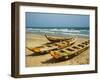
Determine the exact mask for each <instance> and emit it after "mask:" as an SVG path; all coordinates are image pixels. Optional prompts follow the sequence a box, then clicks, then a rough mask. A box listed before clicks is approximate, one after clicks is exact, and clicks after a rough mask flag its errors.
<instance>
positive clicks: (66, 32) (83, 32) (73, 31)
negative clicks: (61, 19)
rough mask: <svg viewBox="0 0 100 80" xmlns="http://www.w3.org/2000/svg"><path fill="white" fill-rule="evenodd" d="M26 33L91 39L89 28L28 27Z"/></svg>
mask: <svg viewBox="0 0 100 80" xmlns="http://www.w3.org/2000/svg"><path fill="white" fill-rule="evenodd" d="M26 32H31V33H34V34H48V35H57V36H79V37H89V27H27V28H26Z"/></svg>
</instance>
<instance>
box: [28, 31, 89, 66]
mask: <svg viewBox="0 0 100 80" xmlns="http://www.w3.org/2000/svg"><path fill="white" fill-rule="evenodd" d="M87 39H88V38H83V37H77V42H76V43H75V44H77V43H80V42H82V41H84V40H87ZM48 42H49V41H48V40H47V39H46V37H45V36H44V35H39V34H33V33H29V32H27V33H26V47H29V48H33V47H37V46H41V45H42V44H45V43H48ZM33 54H34V53H33V52H32V51H30V50H29V49H27V48H26V67H36V66H38V67H39V66H40V67H41V66H61V65H83V64H84V65H85V64H89V49H87V50H86V51H84V52H82V53H81V54H79V55H78V56H75V57H73V58H72V59H69V60H63V61H56V60H54V59H53V58H52V56H51V55H50V54H44V55H35V56H34V55H33Z"/></svg>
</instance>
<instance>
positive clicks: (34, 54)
mask: <svg viewBox="0 0 100 80" xmlns="http://www.w3.org/2000/svg"><path fill="white" fill-rule="evenodd" d="M46 54H47V53H45V52H43V53H40V52H37V53H34V52H33V53H32V54H29V55H26V56H41V55H46Z"/></svg>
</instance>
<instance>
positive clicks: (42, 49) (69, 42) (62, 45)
mask: <svg viewBox="0 0 100 80" xmlns="http://www.w3.org/2000/svg"><path fill="white" fill-rule="evenodd" d="M75 42H76V39H73V38H72V39H70V40H64V41H60V42H55V43H49V44H48V43H47V44H44V45H42V46H39V47H34V48H28V47H27V49H29V50H30V51H32V52H34V53H41V54H42V53H48V52H49V51H51V50H58V49H62V48H65V47H67V46H70V45H72V44H74V43H75Z"/></svg>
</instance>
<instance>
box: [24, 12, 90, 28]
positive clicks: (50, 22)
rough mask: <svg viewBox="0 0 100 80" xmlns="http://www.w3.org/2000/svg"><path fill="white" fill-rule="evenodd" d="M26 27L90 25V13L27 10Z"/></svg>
mask: <svg viewBox="0 0 100 80" xmlns="http://www.w3.org/2000/svg"><path fill="white" fill-rule="evenodd" d="M25 18H26V27H89V15H78V14H77V15H76V14H59V13H36V12H26V14H25Z"/></svg>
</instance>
